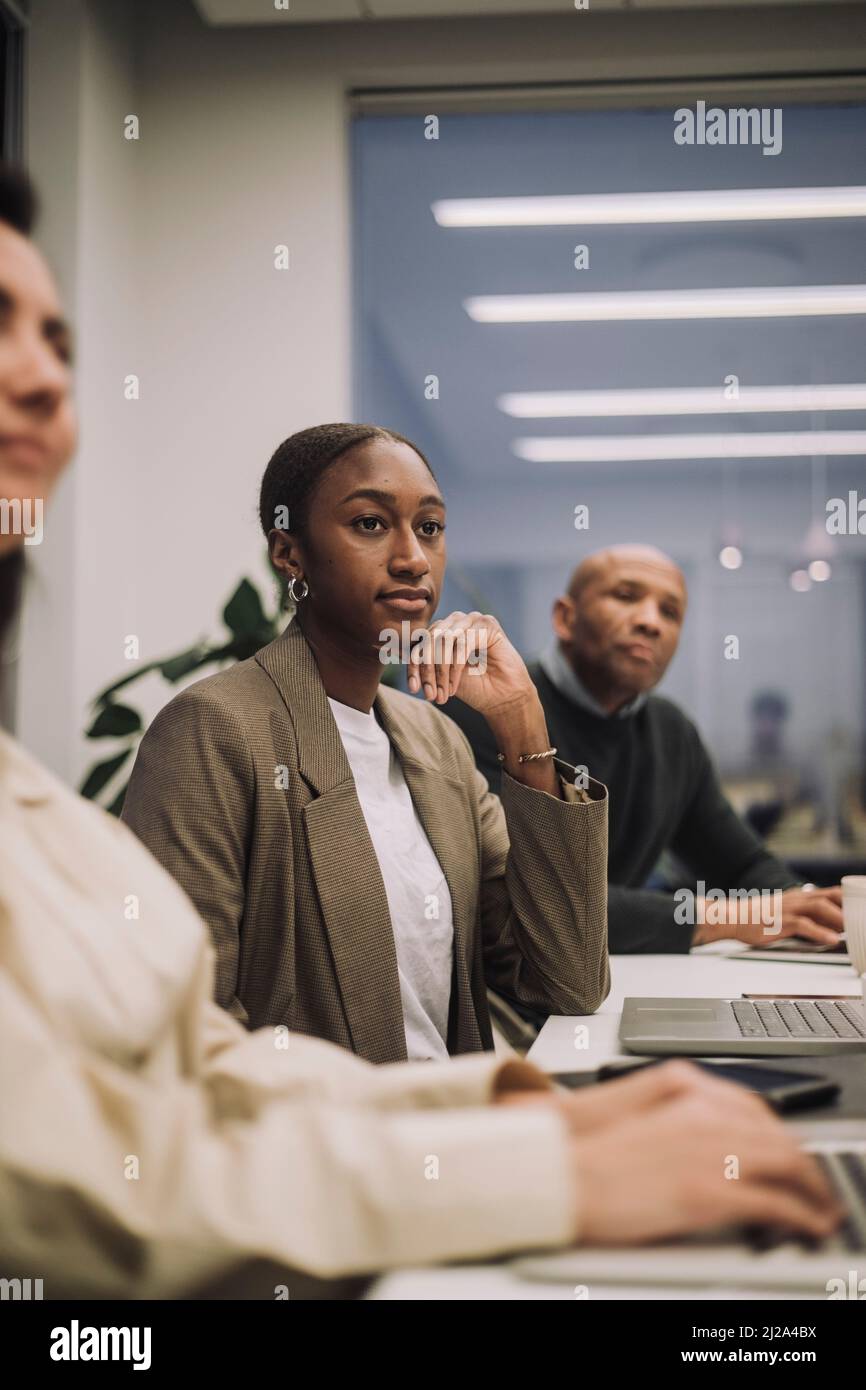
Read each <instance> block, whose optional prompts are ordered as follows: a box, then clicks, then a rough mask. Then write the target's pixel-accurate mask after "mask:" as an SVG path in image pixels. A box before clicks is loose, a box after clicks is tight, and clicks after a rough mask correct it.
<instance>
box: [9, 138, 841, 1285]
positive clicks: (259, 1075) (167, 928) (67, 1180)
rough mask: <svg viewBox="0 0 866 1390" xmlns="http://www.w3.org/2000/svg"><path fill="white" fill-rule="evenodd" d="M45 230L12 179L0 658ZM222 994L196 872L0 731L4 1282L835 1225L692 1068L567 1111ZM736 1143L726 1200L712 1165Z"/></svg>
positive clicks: (390, 1262)
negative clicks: (320, 1035)
mask: <svg viewBox="0 0 866 1390" xmlns="http://www.w3.org/2000/svg"><path fill="white" fill-rule="evenodd" d="M32 213H33V209H32V195H31V194H30V191H29V188H28V185H27V184H26V183H25V182H23V181H22V180H21V179H20V178H19V177H13V176H12V175H11V174H10V173H9V172H8V171H6V170H4V169H3V168H2V166H0V502H2V503H3V508H2V511H0V515H2V516H4V517H11V518H12V524H11V525H9V524H6V523H4V524H3V525H2V526H0V658H2V656H3V654H4V650H5V647H4V643H3V640H2V639H3V636H4V630H5V629H8V626H9V623H10V620H11V617H12V615H13V614H14V610H15V607H16V604H17V596H18V587H19V578H20V571H21V557H22V554H23V546H24V539H25V535H31V536H32V535H35V534H36V532H35V531H34V530H33V528H32V526H31V525H30V523H29V521H28V525H27V527H26V529H25V528H24V527H23V526H22V525H21V519H22V517H24V516H26V515H28V514H29V513H32V510H33V506H34V504H35V503H37V502H38V503H39V513H40V517H41V507H42V504H43V503H44V501H45V500H46V499H47V497H48V496H49V495H50V493H51V492H52V490H53V488H54V486H55V484H56V482H57V478H58V476H59V474H60V472H61V470H62V468H63V466H64V464H65V463H66V462H67V461H68V459H69V456H70V453H71V451H72V448H73V444H74V438H75V420H74V414H73V410H72V404H71V397H70V371H69V365H68V358H69V332H68V329H67V328H66V326H65V324H64V322H63V319H62V316H61V313H60V308H59V305H58V302H57V292H56V289H55V287H54V284H53V281H52V279H51V277H50V275H49V274H48V271H47V269H46V266H45V264H44V262H43V260H42V258H41V257H40V256H39V254H38V253H37V252H36V250H35V248H34V247H33V246H32V245H31V244H30V242H29V241H28V239H27V236H26V232H27V231H28V228H29V224H30V220H31V218H32ZM31 519H32V518H31ZM131 894H132V895H134V897H135V899H136V901H137V902H138V904H139V906H140V911H139V913H138V914H137V915H130V914H129V913H128V912H127V908H128V907H129V904H130V895H131ZM212 988H213V949H212V947H211V945H210V941H209V939H208V936H207V933H206V931H205V929H204V928H203V926H202V924H201V922H200V921H199V919H198V918H197V916H196V914H195V912H194V910H193V908H192V906H191V905H190V903H189V901H188V900H187V899H186V898H185V897H184V895H183V893H181V891H180V890H179V889H178V887H177V885H176V884H175V883H174V881H173V880H172V879H171V878H170V877H169V875H168V874H166V873H165V872H164V871H163V870H162V869H161V868H160V867H159V866H158V865H157V864H156V863H155V861H154V860H153V859H152V858H151V857H150V856H149V855H148V854H147V853H146V852H145V851H144V850H143V849H142V847H141V845H140V844H139V843H138V842H137V841H136V840H135V838H134V836H132V835H131V834H130V833H129V832H128V831H127V830H126V829H125V827H124V826H122V825H119V824H118V823H117V822H116V821H114V820H112V819H111V818H110V817H108V816H106V815H104V814H103V813H102V812H101V811H99V810H98V809H97V808H96V807H94V806H93V805H92V804H90V803H87V802H84V801H82V800H81V799H80V798H79V797H77V796H74V795H73V794H72V793H71V792H70V791H69V790H68V789H67V788H66V787H64V786H62V785H61V783H59V782H58V781H57V779H56V778H54V777H52V776H51V775H50V774H49V773H48V772H46V771H45V770H44V769H43V768H41V767H40V766H39V765H38V763H36V762H35V761H34V759H33V758H31V757H30V756H28V754H27V753H26V752H25V751H24V749H23V748H21V747H20V745H18V744H17V743H16V742H15V741H14V740H13V739H11V738H9V737H8V736H7V735H6V734H3V733H0V1094H2V1097H3V1123H2V1124H0V1274H2V1277H3V1279H4V1280H8V1281H14V1280H16V1279H22V1280H23V1279H29V1278H38V1279H40V1280H42V1281H43V1285H44V1287H43V1293H44V1296H45V1297H46V1298H57V1297H64V1296H69V1297H87V1296H96V1297H108V1298H123V1297H168V1296H172V1295H187V1294H190V1293H199V1294H201V1293H203V1292H206V1291H210V1292H212V1293H216V1292H217V1291H219V1292H220V1293H222V1294H225V1293H227V1292H235V1293H243V1294H244V1295H245V1296H255V1297H261V1298H274V1297H281V1296H282V1297H284V1296H285V1293H286V1291H289V1292H291V1293H292V1295H293V1296H294V1295H295V1294H297V1293H301V1294H303V1293H307V1294H309V1293H310V1292H312V1291H314V1290H315V1291H318V1292H322V1291H324V1290H325V1289H327V1290H333V1289H334V1287H335V1286H334V1284H333V1283H332V1282H328V1283H326V1284H325V1285H324V1286H322V1284H320V1283H319V1282H317V1281H318V1280H326V1281H334V1280H336V1279H338V1278H340V1277H342V1276H352V1275H364V1274H368V1273H369V1272H370V1271H374V1270H377V1269H385V1268H389V1267H394V1266H396V1265H400V1264H417V1263H419V1262H427V1261H430V1260H437V1259H459V1258H463V1257H469V1258H477V1257H482V1256H485V1255H487V1256H492V1255H495V1254H498V1253H502V1252H504V1251H508V1250H515V1249H519V1248H521V1247H533V1248H539V1247H544V1246H555V1245H559V1244H562V1243H563V1242H566V1241H569V1240H574V1239H578V1238H584V1239H586V1240H590V1241H595V1242H598V1241H616V1240H623V1239H648V1238H651V1237H653V1236H662V1235H666V1234H674V1233H676V1232H678V1231H680V1230H689V1229H698V1228H699V1227H700V1226H702V1225H711V1224H713V1223H714V1222H720V1221H724V1220H731V1221H733V1220H737V1219H739V1220H746V1219H757V1217H758V1216H759V1215H760V1216H761V1217H762V1218H763V1219H766V1220H768V1221H772V1220H776V1221H779V1222H785V1223H786V1224H790V1225H793V1226H795V1227H796V1228H797V1229H803V1230H806V1231H808V1232H810V1233H812V1234H815V1235H820V1234H822V1233H823V1232H824V1231H825V1230H828V1229H830V1227H831V1226H832V1225H833V1224H834V1221H835V1219H836V1217H835V1215H834V1211H833V1207H832V1203H831V1201H830V1199H829V1194H827V1192H826V1189H824V1188H823V1186H822V1185H821V1183H820V1180H819V1179H818V1178H817V1175H816V1171H815V1170H814V1168H813V1167H812V1164H811V1161H810V1160H808V1159H807V1158H806V1157H805V1156H803V1155H799V1154H798V1152H797V1150H796V1148H795V1147H794V1145H793V1142H792V1141H791V1140H789V1139H788V1138H787V1136H786V1135H785V1133H784V1131H782V1129H781V1126H780V1125H779V1124H778V1122H777V1121H775V1120H774V1119H772V1117H771V1116H770V1114H769V1112H767V1111H764V1109H763V1107H762V1106H761V1105H760V1103H759V1102H758V1101H756V1100H754V1099H752V1098H751V1097H749V1096H747V1095H745V1093H743V1092H739V1091H737V1090H735V1088H733V1087H731V1086H728V1085H725V1084H723V1083H717V1082H715V1081H707V1080H705V1079H704V1078H703V1077H702V1075H701V1073H699V1072H697V1071H696V1070H695V1069H693V1068H689V1067H684V1066H678V1065H672V1066H667V1067H661V1068H658V1069H655V1070H653V1071H651V1072H649V1073H646V1074H644V1075H642V1076H639V1077H632V1078H628V1079H627V1080H624V1081H618V1082H614V1083H612V1084H610V1085H607V1086H603V1087H599V1088H597V1090H594V1091H593V1093H592V1094H590V1093H586V1092H585V1093H582V1094H580V1095H577V1096H564V1097H562V1096H559V1095H558V1094H555V1093H554V1092H552V1091H551V1089H550V1087H549V1083H548V1082H547V1081H546V1080H545V1078H544V1077H543V1076H542V1075H541V1073H540V1072H537V1071H536V1070H535V1069H534V1068H533V1067H531V1066H529V1064H528V1063H525V1062H520V1061H517V1060H513V1061H505V1062H504V1063H503V1062H502V1061H499V1060H496V1059H494V1058H492V1057H474V1058H466V1059H462V1060H459V1061H456V1062H447V1063H445V1064H444V1065H440V1066H437V1065H435V1064H434V1065H430V1064H428V1063H424V1064H420V1065H417V1066H413V1065H411V1064H403V1065H400V1066H391V1067H378V1068H377V1067H371V1066H369V1065H367V1064H365V1063H363V1062H361V1061H359V1060H358V1059H357V1058H355V1057H352V1056H350V1055H349V1054H348V1053H347V1052H346V1051H345V1050H343V1049H340V1048H337V1047H332V1046H329V1045H328V1044H326V1043H322V1042H318V1041H315V1040H312V1039H308V1038H302V1037H297V1036H286V1035H284V1034H283V1033H282V1031H281V1030H276V1032H275V1030H273V1029H265V1030H261V1031H259V1032H257V1033H249V1032H246V1031H245V1030H244V1029H243V1028H242V1027H241V1026H240V1025H239V1024H238V1023H237V1022H236V1020H234V1019H232V1018H231V1017H229V1015H228V1014H227V1013H224V1012H223V1011H222V1010H221V1009H219V1008H218V1007H217V1006H216V1005H215V1004H214V1003H213V1001H212V998H211V994H212ZM491 1102H496V1104H495V1108H494V1106H492V1105H491ZM505 1102H508V1104H507V1105H506V1104H505ZM734 1134H735V1135H736V1151H737V1153H738V1155H739V1156H740V1162H741V1175H740V1181H739V1182H736V1183H731V1182H726V1181H723V1180H722V1177H721V1172H722V1166H721V1164H720V1163H718V1164H717V1162H716V1160H717V1159H718V1156H719V1155H720V1154H723V1153H725V1152H727V1151H729V1150H730V1148H731V1142H732V1136H733V1135H734ZM431 1155H435V1156H436V1159H437V1162H438V1164H439V1166H440V1168H441V1172H442V1175H443V1177H444V1179H445V1180H444V1181H431V1180H429V1179H430V1176H431V1174H430V1166H429V1165H430V1157H431ZM714 1175H716V1177H715V1181H713V1176H714ZM309 1276H314V1278H313V1279H312V1280H311V1279H310V1277H309ZM337 1287H342V1286H337ZM13 1296H14V1294H13Z"/></svg>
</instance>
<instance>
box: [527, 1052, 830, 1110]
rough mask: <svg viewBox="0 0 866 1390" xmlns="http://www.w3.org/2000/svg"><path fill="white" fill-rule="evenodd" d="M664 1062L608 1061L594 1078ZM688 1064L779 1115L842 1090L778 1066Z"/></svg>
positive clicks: (567, 1081) (582, 1079) (564, 1075)
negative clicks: (732, 1085)
mask: <svg viewBox="0 0 866 1390" xmlns="http://www.w3.org/2000/svg"><path fill="white" fill-rule="evenodd" d="M665 1060H667V1059H665V1058H663V1057H658V1058H653V1059H652V1060H651V1061H640V1062H629V1061H628V1059H626V1058H624V1059H623V1060H622V1061H621V1062H608V1063H607V1064H606V1065H605V1066H603V1067H600V1068H599V1070H598V1071H597V1072H596V1074H595V1079H596V1081H613V1080H615V1079H616V1078H617V1077H620V1076H628V1075H629V1074H630V1073H631V1072H633V1071H642V1070H643V1069H644V1067H658V1066H661V1065H662V1064H663V1062H664V1061H665ZM689 1061H690V1062H691V1064H692V1066H695V1067H702V1068H703V1070H704V1071H708V1072H710V1074H711V1075H712V1076H718V1077H720V1078H721V1079H722V1080H723V1081H734V1082H736V1084H737V1085H738V1086H745V1087H746V1089H747V1090H748V1091H754V1092H755V1093H756V1094H757V1095H759V1096H763V1098H764V1100H765V1101H766V1102H767V1104H768V1105H770V1106H771V1107H772V1108H773V1109H774V1110H776V1111H778V1112H779V1114H785V1113H789V1112H790V1111H792V1110H807V1109H810V1108H811V1107H812V1106H813V1105H829V1104H830V1103H831V1102H832V1101H834V1100H835V1099H836V1097H837V1096H838V1095H839V1092H840V1090H841V1087H840V1086H839V1085H838V1083H837V1082H835V1081H831V1080H830V1079H829V1077H826V1076H813V1075H812V1074H811V1073H808V1072H794V1071H779V1070H777V1069H776V1068H775V1067H765V1066H763V1065H761V1064H760V1063H757V1064H755V1065H751V1064H749V1063H748V1062H704V1061H695V1060H694V1059H693V1058H691V1057H690V1058H689ZM590 1075H591V1074H590ZM552 1080H553V1081H558V1082H559V1084H560V1085H561V1086H567V1087H568V1088H569V1089H576V1088H578V1087H582V1086H585V1085H586V1084H587V1081H588V1076H587V1073H586V1072H556V1073H554V1075H553V1077H552Z"/></svg>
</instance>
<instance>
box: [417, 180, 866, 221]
mask: <svg viewBox="0 0 866 1390" xmlns="http://www.w3.org/2000/svg"><path fill="white" fill-rule="evenodd" d="M431 208H432V211H433V216H434V217H435V219H436V221H437V222H438V224H439V226H440V227H590V226H614V225H621V226H626V225H630V224H631V225H636V224H640V223H650V222H658V223H662V222H765V221H791V220H796V219H801V218H816V217H866V186H863V185H861V184H854V185H851V186H848V187H845V186H841V187H828V188H719V189H697V190H691V189H690V190H688V191H687V192H677V193H585V194H575V195H572V194H565V195H561V196H554V197H543V198H535V197H527V198H443V199H441V200H439V201H437V202H435V203H432V204H431Z"/></svg>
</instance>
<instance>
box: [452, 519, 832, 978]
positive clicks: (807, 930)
mask: <svg viewBox="0 0 866 1390" xmlns="http://www.w3.org/2000/svg"><path fill="white" fill-rule="evenodd" d="M686 603H687V593H686V582H685V578H684V576H683V573H682V571H681V570H680V569H679V568H678V566H677V565H676V564H675V563H674V562H673V560H671V559H670V557H669V556H667V555H664V554H663V553H662V552H661V551H660V550H655V549H653V548H652V547H650V546H639V545H617V546H613V547H611V548H610V549H609V550H602V551H599V552H598V553H597V554H595V555H590V556H588V557H587V559H585V560H584V561H583V563H582V564H581V565H580V566H579V567H578V568H577V570H576V571H575V573H574V575H573V576H572V579H571V583H570V584H569V587H568V592H567V593H566V594H565V595H564V596H563V597H561V598H558V599H557V600H556V602H555V603H554V605H553V631H554V633H555V639H556V640H555V641H554V642H553V643H552V645H551V646H550V647H549V648H548V650H547V651H546V652H545V653H544V655H543V656H542V657H541V659H540V661H538V662H537V663H535V664H532V665H530V667H529V672H530V675H531V676H532V679H533V681H534V682H535V685H536V687H537V689H538V693H539V695H540V697H541V702H542V704H543V706H544V712H545V714H546V716H547V727H548V730H549V733H550V739H551V743H552V745H553V746H554V747H555V748H556V749H557V750H558V755H559V756H560V757H561V758H563V759H565V760H566V761H567V762H570V763H572V764H573V765H575V766H581V765H582V766H585V767H587V768H588V770H589V773H590V774H591V776H593V777H595V778H597V779H598V781H600V782H604V783H605V784H606V785H607V787H608V791H609V794H610V811H609V851H608V931H609V948H610V950H611V952H614V953H616V952H619V953H634V952H641V951H643V952H673V951H688V950H689V949H690V948H691V947H692V946H697V945H700V944H702V943H703V942H708V941H713V940H720V939H727V938H731V937H735V938H739V939H741V940H744V941H747V942H749V943H750V944H752V945H761V946H767V945H772V944H773V943H774V942H776V941H779V940H781V939H782V938H784V937H787V936H798V937H806V938H809V939H810V940H812V941H815V942H818V943H820V944H822V945H825V946H833V945H838V933H839V932H840V931H841V930H842V912H841V891H840V890H839V889H838V888H830V889H825V890H821V891H816V890H811V889H809V888H806V889H805V890H804V889H803V886H802V884H798V883H797V881H796V875H794V874H793V873H792V872H791V871H790V869H789V868H787V866H786V865H785V864H783V863H782V862H781V861H780V860H778V859H776V858H775V857H774V856H773V855H772V854H769V853H768V852H767V850H766V849H765V848H764V846H763V845H762V843H761V841H760V840H759V839H758V838H757V836H756V835H754V834H753V832H752V831H751V830H750V829H749V827H748V826H746V825H745V824H744V823H743V822H742V821H741V820H740V819H739V817H738V816H737V815H736V813H735V811H734V809H733V807H732V806H731V805H730V803H729V802H728V801H727V799H726V798H725V796H724V794H723V792H722V789H721V787H720V786H719V782H718V778H717V777H716V774H715V771H714V769H713V766H712V763H711V761H710V758H709V755H708V753H707V750H706V748H705V747H704V744H703V742H702V740H701V736H700V734H699V733H698V731H697V729H696V728H695V726H694V724H693V723H692V722H691V720H690V719H688V718H687V716H686V715H685V714H683V712H682V710H680V709H678V707H677V706H676V705H675V704H673V703H672V702H671V701H670V700H666V699H663V698H662V697H661V696H658V695H653V694H652V693H651V692H652V691H653V689H654V687H655V686H656V685H658V683H659V681H660V680H661V678H662V676H663V675H664V673H665V671H666V670H667V668H668V666H669V665H670V662H671V660H672V658H673V656H674V653H675V652H676V649H677V645H678V643H679V639H680V633H681V631H682V625H683V620H684V618H685V613H686ZM443 708H444V710H445V712H446V713H447V714H449V715H450V716H451V718H452V719H453V720H454V721H455V722H456V723H457V724H458V725H459V726H460V728H461V729H462V730H463V732H464V733H465V734H466V736H467V738H468V739H469V742H470V743H471V745H472V748H473V751H474V753H475V758H476V762H477V763H478V766H479V768H480V769H481V771H482V772H483V773H484V775H485V776H486V778H487V780H488V782H489V783H490V786H491V788H492V789H493V791H496V792H498V790H499V781H500V769H499V763H498V761H497V756H496V754H497V749H496V746H495V744H494V743H493V740H492V738H491V735H490V731H489V727H488V725H487V724H486V723H485V721H484V720H483V719H480V718H478V717H477V716H476V715H475V714H474V712H473V711H472V710H470V709H469V708H468V706H466V705H464V704H462V703H461V702H460V700H457V699H455V700H450V701H449V702H448V703H447V704H446V705H444V706H443ZM526 751H527V752H536V751H541V750H536V749H527V750H526ZM665 850H670V851H672V853H673V854H674V855H676V857H677V859H678V860H679V861H680V863H681V864H682V865H683V866H684V867H685V869H686V871H687V874H688V876H689V879H690V880H691V882H690V885H689V886H690V888H691V889H692V890H693V892H694V896H693V897H692V898H690V899H687V898H684V897H683V896H682V895H680V896H679V897H675V896H674V895H673V893H669V892H668V893H666V892H658V891H654V890H652V889H650V888H647V887H646V884H647V882H648V880H649V879H650V876H651V875H652V873H653V870H654V868H655V866H656V864H657V862H658V860H659V858H660V856H661V855H662V853H663V851H665ZM701 885H703V887H701ZM752 888H757V889H779V890H781V896H780V897H778V898H772V897H770V898H768V899H766V900H765V901H764V903H761V902H760V901H751V902H750V901H748V900H745V899H744V898H743V897H742V896H741V897H740V899H739V900H731V899H727V900H726V901H724V902H723V901H720V898H721V894H725V895H727V894H730V893H731V890H734V889H752ZM711 890H715V891H714V892H713V894H712V896H711V897H710V898H709V899H707V898H706V897H704V896H703V895H705V894H709V893H710V891H711ZM719 890H721V891H720V892H719ZM770 919H771V920H770Z"/></svg>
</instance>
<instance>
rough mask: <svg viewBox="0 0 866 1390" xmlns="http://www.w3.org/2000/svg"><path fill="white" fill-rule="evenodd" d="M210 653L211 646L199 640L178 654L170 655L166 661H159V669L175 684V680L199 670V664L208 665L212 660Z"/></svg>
mask: <svg viewBox="0 0 866 1390" xmlns="http://www.w3.org/2000/svg"><path fill="white" fill-rule="evenodd" d="M210 653H211V648H210V647H208V646H207V644H206V643H204V642H199V643H198V645H197V646H195V647H190V648H189V650H188V651H185V652H180V653H179V655H178V656H170V657H168V659H167V660H166V661H160V662H158V663H157V665H158V670H159V671H160V673H161V674H162V675H163V676H164V677H165V679H166V680H167V681H171V683H172V684H174V682H175V681H179V680H183V678H184V676H188V675H189V673H190V671H197V670H198V668H199V666H204V665H206V664H207V662H208V661H209V660H210Z"/></svg>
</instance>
